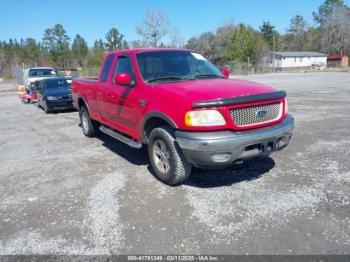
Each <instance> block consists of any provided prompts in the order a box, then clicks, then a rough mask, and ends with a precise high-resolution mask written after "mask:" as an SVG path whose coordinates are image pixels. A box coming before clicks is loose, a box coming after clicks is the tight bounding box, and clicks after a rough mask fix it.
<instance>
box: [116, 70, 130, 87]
mask: <svg viewBox="0 0 350 262" xmlns="http://www.w3.org/2000/svg"><path fill="white" fill-rule="evenodd" d="M114 82H115V83H116V84H118V85H121V86H129V85H131V76H130V75H129V74H128V73H118V74H116V75H115V77H114Z"/></svg>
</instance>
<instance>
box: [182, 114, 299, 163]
mask: <svg viewBox="0 0 350 262" xmlns="http://www.w3.org/2000/svg"><path fill="white" fill-rule="evenodd" d="M293 128H294V118H293V117H292V116H291V115H287V117H286V118H285V119H284V120H283V121H282V122H280V123H278V124H276V125H272V126H267V127H263V128H258V129H253V130H248V131H239V132H233V131H212V132H190V131H181V130H177V131H175V137H176V141H177V142H178V144H179V146H180V148H181V149H182V151H183V153H184V155H185V157H186V159H187V160H188V161H189V162H191V163H192V164H193V165H195V166H200V167H222V166H228V165H231V164H234V163H236V162H240V161H242V160H248V159H252V158H257V157H262V156H267V155H269V154H271V153H272V152H274V151H278V150H281V149H282V148H284V147H286V146H287V145H288V144H289V140H290V138H291V136H292V133H293Z"/></svg>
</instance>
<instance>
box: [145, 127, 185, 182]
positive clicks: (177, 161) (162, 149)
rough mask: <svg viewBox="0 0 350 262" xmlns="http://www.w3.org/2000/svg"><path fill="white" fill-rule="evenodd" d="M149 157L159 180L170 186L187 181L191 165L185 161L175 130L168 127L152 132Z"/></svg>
mask: <svg viewBox="0 0 350 262" xmlns="http://www.w3.org/2000/svg"><path fill="white" fill-rule="evenodd" d="M148 156H149V159H150V163H151V166H152V168H153V170H154V172H155V175H156V176H157V178H158V179H160V180H161V181H163V182H164V183H166V184H168V185H175V184H179V183H181V182H183V181H185V180H186V179H187V178H188V177H189V175H190V173H191V164H190V163H189V162H188V161H187V160H186V159H185V157H184V155H183V153H182V151H181V149H180V148H179V146H178V145H177V143H176V141H175V138H174V135H173V130H172V129H171V128H170V127H168V126H162V127H158V128H155V129H153V130H152V132H151V134H150V136H149V143H148Z"/></svg>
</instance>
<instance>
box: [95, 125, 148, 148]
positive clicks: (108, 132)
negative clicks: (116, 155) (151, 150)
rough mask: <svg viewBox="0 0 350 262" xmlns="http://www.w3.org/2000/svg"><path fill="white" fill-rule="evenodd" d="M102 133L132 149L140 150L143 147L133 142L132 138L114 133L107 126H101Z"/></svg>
mask: <svg viewBox="0 0 350 262" xmlns="http://www.w3.org/2000/svg"><path fill="white" fill-rule="evenodd" d="M100 131H101V132H103V133H105V134H106V135H109V136H111V137H113V138H115V139H117V140H119V141H120V142H123V143H124V144H127V145H128V146H130V147H132V148H137V149H140V148H141V147H142V144H141V143H138V142H135V141H134V140H131V139H130V138H128V137H126V136H123V135H122V134H120V133H118V132H115V131H113V130H112V129H110V128H108V127H105V126H102V125H101V126H100Z"/></svg>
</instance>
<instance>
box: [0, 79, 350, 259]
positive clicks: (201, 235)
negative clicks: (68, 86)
mask: <svg viewBox="0 0 350 262" xmlns="http://www.w3.org/2000/svg"><path fill="white" fill-rule="evenodd" d="M240 78H244V79H249V80H253V81H257V82H263V83H267V84H270V85H272V86H275V87H277V88H279V89H284V90H286V91H287V92H288V94H289V109H290V112H291V113H292V114H293V115H294V117H295V119H296V126H295V135H294V137H293V138H292V142H291V144H290V146H289V147H288V148H286V149H285V150H283V151H282V152H280V153H276V154H274V155H272V157H271V158H268V159H265V160H259V161H254V162H250V163H246V164H243V165H240V166H235V167H232V168H231V169H226V170H220V171H213V170H211V171H210V170H200V169H195V170H194V173H193V175H192V177H191V178H190V180H189V181H188V182H187V183H186V184H184V185H181V186H178V187H168V186H166V185H163V184H162V183H160V182H159V181H157V180H156V179H155V178H154V177H153V176H152V175H151V174H150V171H149V165H148V159H147V155H146V151H142V150H140V151H138V150H134V149H130V148H128V147H127V146H125V145H123V144H121V143H119V142H117V141H114V140H113V139H110V138H109V137H107V136H100V137H99V138H93V139H89V138H86V137H85V136H83V134H82V132H81V129H80V127H79V126H78V124H79V121H78V113H77V112H65V113H59V114H49V115H45V113H44V112H43V111H42V110H40V109H38V108H37V107H36V106H35V105H23V104H21V103H20V102H19V100H18V99H17V97H16V96H15V94H13V93H2V94H0V123H1V125H0V134H1V136H0V255H4V254H95V255H99V254H111V253H113V254H135V253H136V254H179V253H185V254H197V253H201V254H203V253H205V254H208V253H209V254H247V253H249V254H276V253H278V254H349V253H350V161H349V159H350V74H349V73H307V74H275V75H256V76H246V77H240Z"/></svg>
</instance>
